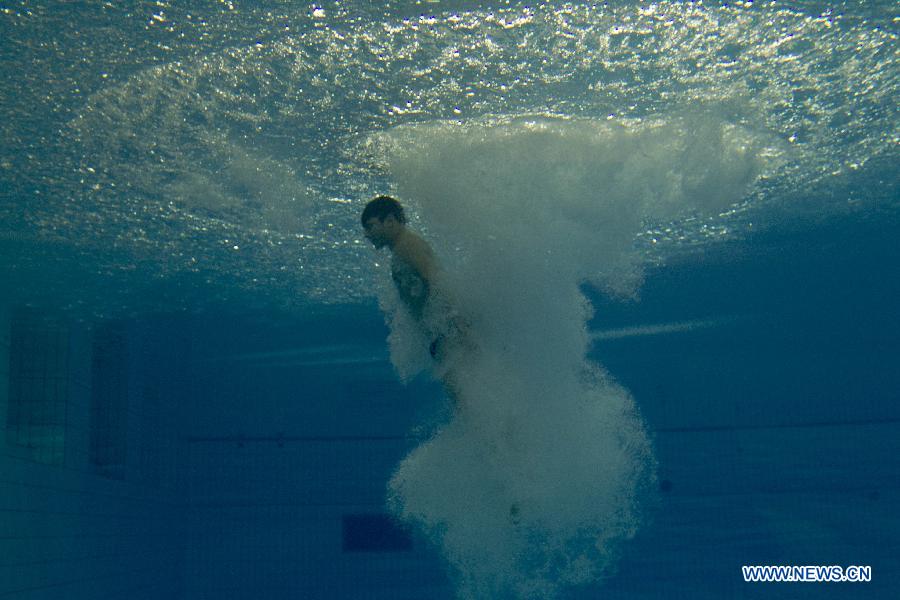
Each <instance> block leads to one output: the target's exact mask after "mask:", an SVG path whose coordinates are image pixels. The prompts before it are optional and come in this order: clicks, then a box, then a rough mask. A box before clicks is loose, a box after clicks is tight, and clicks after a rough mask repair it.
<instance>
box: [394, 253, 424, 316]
mask: <svg viewBox="0 0 900 600" xmlns="http://www.w3.org/2000/svg"><path fill="white" fill-rule="evenodd" d="M391 277H392V278H393V280H394V285H395V286H396V287H397V293H399V294H400V299H401V300H402V301H403V303H404V304H405V305H406V307H407V308H408V309H409V312H410V313H411V314H412V316H413V317H415V319H416V320H417V321H419V322H420V323H421V321H422V317H423V315H424V313H425V305H426V304H427V302H428V295H429V293H430V291H431V290H430V289H429V285H428V281H427V280H426V279H425V278H424V277H422V275H421V274H419V272H418V271H417V270H416V269H415V267H413V266H412V265H411V264H409V263H408V262H406V261H405V260H402V259H397V258H395V259H394V260H393V261H392V262H391Z"/></svg>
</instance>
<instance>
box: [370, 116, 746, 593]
mask: <svg viewBox="0 0 900 600" xmlns="http://www.w3.org/2000/svg"><path fill="white" fill-rule="evenodd" d="M752 140H753V138H752V136H750V135H749V134H747V133H746V132H744V131H742V130H740V129H738V128H736V127H732V126H726V125H724V124H722V123H720V122H716V121H714V120H712V119H703V118H695V119H686V118H679V119H671V120H668V121H657V122H653V123H643V124H636V125H634V126H632V127H623V126H613V125H609V124H607V123H602V122H601V123H598V122H592V121H572V120H552V119H540V120H538V119H515V120H503V119H496V120H493V121H491V122H482V123H476V124H468V125H459V124H450V123H438V124H428V125H417V126H408V127H402V128H398V129H395V130H392V131H389V132H387V133H383V134H378V135H376V136H374V137H373V138H371V139H370V148H374V149H376V152H375V154H376V155H377V156H378V157H379V158H380V160H383V165H384V167H385V168H386V169H387V171H388V173H389V175H390V176H391V177H392V178H393V179H394V181H395V182H396V193H397V195H398V196H399V198H400V199H401V200H402V201H403V202H404V204H405V205H407V206H408V207H409V209H410V210H411V212H413V213H414V214H416V215H418V217H419V219H420V220H419V222H418V223H419V225H421V226H422V227H423V228H424V229H426V230H427V236H428V238H429V239H430V240H431V241H432V242H433V243H434V246H435V249H436V252H437V254H438V256H440V257H441V260H442V262H443V266H444V271H445V272H444V277H443V280H442V282H441V286H442V288H443V289H444V290H449V293H450V294H451V296H452V297H453V298H454V300H453V303H454V305H455V306H456V308H457V309H458V310H459V311H460V312H461V313H462V314H464V315H465V316H466V318H467V319H469V321H470V322H471V325H472V327H471V334H470V335H471V337H472V338H473V339H474V341H475V343H476V344H477V346H478V348H479V350H478V351H474V352H472V351H462V350H460V351H457V352H456V354H455V355H451V356H450V357H449V358H448V363H449V364H452V365H453V366H452V369H453V371H454V372H455V373H456V375H457V377H456V379H457V381H456V387H457V388H458V390H457V392H458V401H459V403H460V410H459V411H458V412H457V413H456V414H455V416H454V418H453V419H451V420H450V421H449V422H448V423H447V424H446V425H444V426H443V427H441V428H439V429H438V430H437V432H436V433H435V434H434V435H433V437H431V438H430V439H429V440H428V441H426V442H425V443H423V444H422V445H421V446H420V447H418V448H416V449H415V450H414V451H413V452H411V453H410V455H409V456H408V457H406V459H405V460H404V461H403V462H402V463H401V464H400V465H399V467H398V468H397V471H396V473H395V474H394V476H393V478H392V480H391V482H390V485H389V504H390V506H391V508H392V509H393V510H394V511H395V512H396V514H398V515H399V516H401V517H402V518H404V519H407V520H411V521H413V522H415V523H416V524H418V525H419V526H420V527H421V528H422V530H423V531H425V532H426V533H427V534H428V535H429V536H430V538H431V539H432V540H433V541H434V542H435V543H436V544H437V545H438V546H439V547H440V548H441V550H442V553H443V555H444V556H445V558H446V559H447V561H448V563H449V564H450V565H451V566H452V568H453V574H454V577H455V580H456V582H457V584H458V589H459V594H460V596H461V597H466V598H503V597H521V598H550V597H553V596H554V595H555V594H557V593H558V592H559V591H560V590H561V589H562V588H563V587H564V586H566V585H569V584H576V583H586V582H590V581H594V580H597V579H599V578H601V577H602V576H603V575H605V574H608V573H609V572H610V571H611V570H613V569H614V568H615V556H616V550H617V548H618V547H619V546H620V543H621V542H622V541H623V540H625V539H628V538H630V537H631V536H633V535H634V533H635V532H636V530H637V528H638V527H639V525H640V523H641V506H642V503H643V501H644V500H646V499H647V494H648V493H650V492H649V491H648V490H652V489H653V485H652V484H653V481H654V478H655V463H654V459H653V453H652V449H651V443H650V440H649V437H648V435H647V432H646V431H645V428H644V425H643V422H642V420H641V418H640V416H639V414H638V411H637V409H636V407H635V403H634V400H633V399H632V397H631V396H630V395H629V394H628V393H627V391H626V390H624V389H623V388H621V387H620V386H618V385H617V384H616V383H615V382H614V381H613V380H612V379H611V378H610V377H609V376H608V375H607V374H606V373H604V371H603V370H602V368H601V367H600V366H598V365H594V364H590V363H588V362H587V361H586V359H585V353H586V350H587V345H588V343H589V341H590V336H589V334H588V332H587V329H586V322H587V320H588V318H589V317H590V316H591V307H590V305H589V303H588V302H587V300H586V298H585V297H584V296H583V294H582V293H581V290H580V288H579V283H581V282H583V281H584V280H590V281H592V282H594V283H596V284H597V285H599V286H601V287H602V288H603V289H606V290H608V291H609V292H611V293H615V294H623V295H628V294H632V293H634V292H635V291H636V289H637V287H638V285H639V283H640V280H641V275H640V265H639V264H637V259H636V257H635V255H634V252H633V250H632V241H633V239H634V236H635V234H636V233H638V232H639V231H640V230H641V227H642V224H644V223H645V221H646V220H647V219H651V220H653V219H656V220H661V219H667V218H671V217H673V216H676V215H678V214H681V213H683V212H685V211H693V212H700V213H709V212H714V211H720V210H723V209H724V208H726V207H728V206H729V205H730V204H731V203H733V202H735V201H737V200H739V199H740V198H741V196H742V195H743V194H744V193H745V191H746V190H747V188H748V186H749V185H750V184H751V183H752V182H753V180H754V178H755V177H756V176H757V174H758V173H759V172H760V169H761V167H762V164H761V162H760V160H759V159H758V158H757V156H758V153H757V152H756V150H755V148H756V146H755V145H754V143H753V141H752ZM382 305H383V307H384V308H385V309H387V310H388V312H389V314H390V315H391V318H390V324H391V326H392V333H391V356H392V360H393V362H394V364H395V365H396V366H397V369H398V372H400V374H401V375H402V376H404V377H409V376H411V375H412V374H414V373H416V372H417V371H419V370H421V369H423V368H426V367H427V364H428V361H429V360H430V357H429V356H428V353H427V342H428V340H427V339H425V337H424V336H423V335H422V334H421V333H420V332H419V331H418V330H417V328H416V325H415V323H413V322H412V321H411V319H410V317H409V316H408V315H406V314H405V312H404V311H403V310H402V309H401V308H399V305H398V303H397V298H396V294H395V293H393V292H391V291H390V288H389V286H387V285H386V286H385V293H383V294H382ZM440 373H441V374H442V375H443V376H446V372H445V371H441V372H440ZM512 507H517V509H518V512H519V514H518V515H517V516H515V518H513V517H511V514H510V511H511V508H512ZM514 521H518V523H515V522H514Z"/></svg>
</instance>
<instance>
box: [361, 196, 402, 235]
mask: <svg viewBox="0 0 900 600" xmlns="http://www.w3.org/2000/svg"><path fill="white" fill-rule="evenodd" d="M390 215H394V218H396V219H397V221H399V222H400V223H406V215H404V214H403V207H402V206H400V203H399V202H397V201H396V200H394V199H393V198H391V197H390V196H378V197H377V198H375V199H374V200H370V201H369V203H368V204H366V207H365V208H364V209H363V212H362V217H361V219H360V220H361V221H362V226H363V227H365V226H366V222H367V221H368V220H369V219H371V218H372V217H375V218H376V219H378V220H379V221H384V220H385V219H386V218H387V217H389V216H390Z"/></svg>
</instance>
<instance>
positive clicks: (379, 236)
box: [364, 217, 390, 248]
mask: <svg viewBox="0 0 900 600" xmlns="http://www.w3.org/2000/svg"><path fill="white" fill-rule="evenodd" d="M389 218H390V217H388V219H389ZM388 219H385V220H384V221H379V220H378V217H372V218H371V219H369V220H368V221H366V225H365V227H364V229H365V231H366V238H367V239H368V240H369V241H370V242H372V245H373V246H375V247H376V248H384V247H385V246H386V245H387V243H388V241H390V237H389V235H388V223H387V221H388Z"/></svg>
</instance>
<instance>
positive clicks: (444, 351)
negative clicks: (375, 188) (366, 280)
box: [361, 196, 474, 404]
mask: <svg viewBox="0 0 900 600" xmlns="http://www.w3.org/2000/svg"><path fill="white" fill-rule="evenodd" d="M361 221H362V226H363V229H364V230H365V235H366V238H368V240H369V241H370V242H372V245H374V246H375V248H378V249H381V248H384V247H385V246H387V247H388V248H389V249H390V251H391V257H392V258H391V278H392V279H393V280H394V285H395V287H396V288H397V293H398V294H399V295H400V299H401V300H402V301H403V304H404V306H405V307H406V309H407V310H409V313H410V315H412V317H413V318H414V320H415V321H416V323H417V324H418V325H419V326H420V327H421V328H422V331H423V332H424V333H425V335H426V337H427V339H428V340H430V342H431V343H430V346H429V352H430V354H431V357H432V359H434V361H435V363H436V364H438V365H441V364H442V363H445V362H446V361H447V359H448V356H449V355H451V354H453V353H455V352H457V351H459V350H462V351H472V350H474V345H473V344H472V342H471V337H470V336H469V333H468V331H469V324H468V322H467V321H466V320H465V319H463V318H461V317H460V316H459V314H458V313H457V312H456V310H455V307H454V306H453V305H452V303H451V302H448V290H446V289H440V292H439V293H438V289H437V288H439V287H440V283H439V280H440V269H439V267H438V263H437V260H436V259H435V256H434V252H433V251H432V249H431V246H429V245H428V242H426V241H425V240H424V239H422V237H421V236H420V235H418V234H417V233H415V232H414V231H412V230H411V229H409V228H408V227H407V226H406V216H405V215H404V213H403V206H401V205H400V203H399V202H398V201H397V200H395V199H394V198H391V197H390V196H378V197H376V198H375V199H373V200H371V201H370V202H369V203H368V204H366V206H365V208H364V209H363V212H362V217H361ZM439 373H440V374H439V375H438V378H439V380H440V381H441V383H442V384H443V385H444V388H445V389H446V390H447V393H448V395H449V396H450V399H451V400H452V401H453V403H454V404H457V403H458V400H459V394H458V386H457V384H456V382H457V375H456V370H455V369H453V368H452V365H444V368H443V369H440V370H439Z"/></svg>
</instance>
